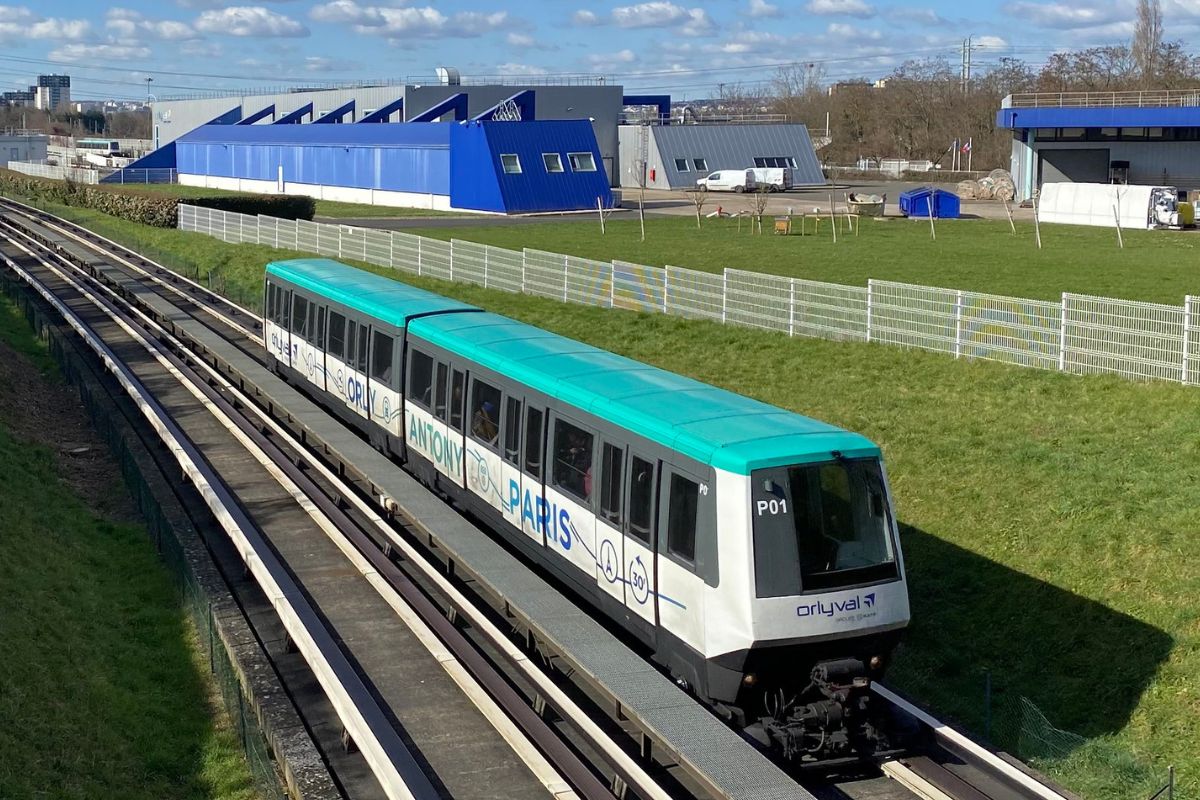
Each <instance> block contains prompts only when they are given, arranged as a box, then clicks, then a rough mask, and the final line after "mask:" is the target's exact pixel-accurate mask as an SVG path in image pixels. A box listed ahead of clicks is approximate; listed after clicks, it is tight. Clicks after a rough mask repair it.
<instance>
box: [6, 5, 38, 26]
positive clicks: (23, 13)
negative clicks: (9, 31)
mask: <svg viewBox="0 0 1200 800" xmlns="http://www.w3.org/2000/svg"><path fill="white" fill-rule="evenodd" d="M34 19H37V15H36V14H34V13H33V12H32V11H30V10H29V9H28V8H26V7H25V6H0V20H2V21H3V22H4V23H10V24H12V23H19V22H30V21H32V20H34Z"/></svg>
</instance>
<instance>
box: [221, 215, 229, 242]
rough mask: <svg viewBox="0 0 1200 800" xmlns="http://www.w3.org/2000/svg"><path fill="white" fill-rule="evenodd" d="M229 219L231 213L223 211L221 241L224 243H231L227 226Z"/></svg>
mask: <svg viewBox="0 0 1200 800" xmlns="http://www.w3.org/2000/svg"><path fill="white" fill-rule="evenodd" d="M228 218H229V212H227V211H222V212H221V241H223V242H228V241H229V231H228V229H227V224H226V223H227V220H228Z"/></svg>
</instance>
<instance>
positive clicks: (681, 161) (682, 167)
mask: <svg viewBox="0 0 1200 800" xmlns="http://www.w3.org/2000/svg"><path fill="white" fill-rule="evenodd" d="M675 169H677V170H679V171H680V172H690V170H689V169H688V160H687V159H686V158H677V159H675Z"/></svg>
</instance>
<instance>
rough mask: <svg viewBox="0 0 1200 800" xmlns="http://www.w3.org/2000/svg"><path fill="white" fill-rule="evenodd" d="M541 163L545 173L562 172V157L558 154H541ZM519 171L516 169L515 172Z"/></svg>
mask: <svg viewBox="0 0 1200 800" xmlns="http://www.w3.org/2000/svg"><path fill="white" fill-rule="evenodd" d="M542 161H543V162H544V163H545V164H546V172H562V171H563V165H562V156H560V155H559V154H558V153H542ZM520 171H521V170H520V169H519V168H518V169H517V172H520Z"/></svg>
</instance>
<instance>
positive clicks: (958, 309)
mask: <svg viewBox="0 0 1200 800" xmlns="http://www.w3.org/2000/svg"><path fill="white" fill-rule="evenodd" d="M962 294H963V293H962V291H961V290H959V291H958V292H955V296H954V357H955V358H958V357H959V356H961V355H962Z"/></svg>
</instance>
